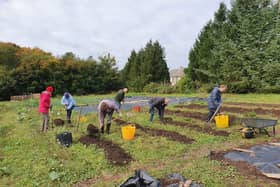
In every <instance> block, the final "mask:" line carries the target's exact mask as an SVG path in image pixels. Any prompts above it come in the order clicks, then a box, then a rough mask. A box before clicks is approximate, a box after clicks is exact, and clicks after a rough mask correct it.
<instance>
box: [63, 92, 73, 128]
mask: <svg viewBox="0 0 280 187" xmlns="http://www.w3.org/2000/svg"><path fill="white" fill-rule="evenodd" d="M61 104H62V105H64V107H65V110H66V119H67V122H68V124H70V123H71V115H72V110H73V109H74V108H75V100H74V99H73V97H72V95H71V94H70V93H68V92H65V93H64V95H63V97H62V99H61Z"/></svg>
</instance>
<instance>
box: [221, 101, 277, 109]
mask: <svg viewBox="0 0 280 187" xmlns="http://www.w3.org/2000/svg"><path fill="white" fill-rule="evenodd" d="M225 104H228V105H238V106H249V107H250V106H257V107H267V108H280V104H268V103H246V102H226V103H225Z"/></svg>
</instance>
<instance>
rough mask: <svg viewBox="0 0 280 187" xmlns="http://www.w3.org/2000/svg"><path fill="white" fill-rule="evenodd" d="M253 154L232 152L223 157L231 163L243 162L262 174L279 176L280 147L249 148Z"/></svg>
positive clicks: (257, 146)
mask: <svg viewBox="0 0 280 187" xmlns="http://www.w3.org/2000/svg"><path fill="white" fill-rule="evenodd" d="M250 150H252V151H254V153H255V154H250V153H245V152H238V151H233V152H230V153H227V154H225V155H224V157H225V158H227V159H230V160H232V161H245V162H247V163H249V164H251V165H254V166H256V168H257V169H258V170H259V171H260V172H262V173H274V174H280V168H279V167H278V166H277V164H280V146H273V145H256V146H253V147H251V149H250Z"/></svg>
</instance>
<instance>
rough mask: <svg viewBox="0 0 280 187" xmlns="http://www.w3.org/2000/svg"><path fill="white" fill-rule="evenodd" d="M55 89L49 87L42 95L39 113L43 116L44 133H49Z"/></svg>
mask: <svg viewBox="0 0 280 187" xmlns="http://www.w3.org/2000/svg"><path fill="white" fill-rule="evenodd" d="M52 92H53V87H51V86H48V87H47V88H46V90H45V91H43V92H42V93H41V94H40V101H39V112H40V113H41V114H42V117H43V122H42V132H47V130H48V126H49V110H51V96H52Z"/></svg>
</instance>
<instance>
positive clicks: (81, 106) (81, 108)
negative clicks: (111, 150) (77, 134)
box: [76, 104, 88, 131]
mask: <svg viewBox="0 0 280 187" xmlns="http://www.w3.org/2000/svg"><path fill="white" fill-rule="evenodd" d="M84 106H88V105H87V104H85V105H78V107H80V111H79V116H78V121H77V129H76V131H78V130H79V125H80V118H81V114H82V111H83V107H84Z"/></svg>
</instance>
